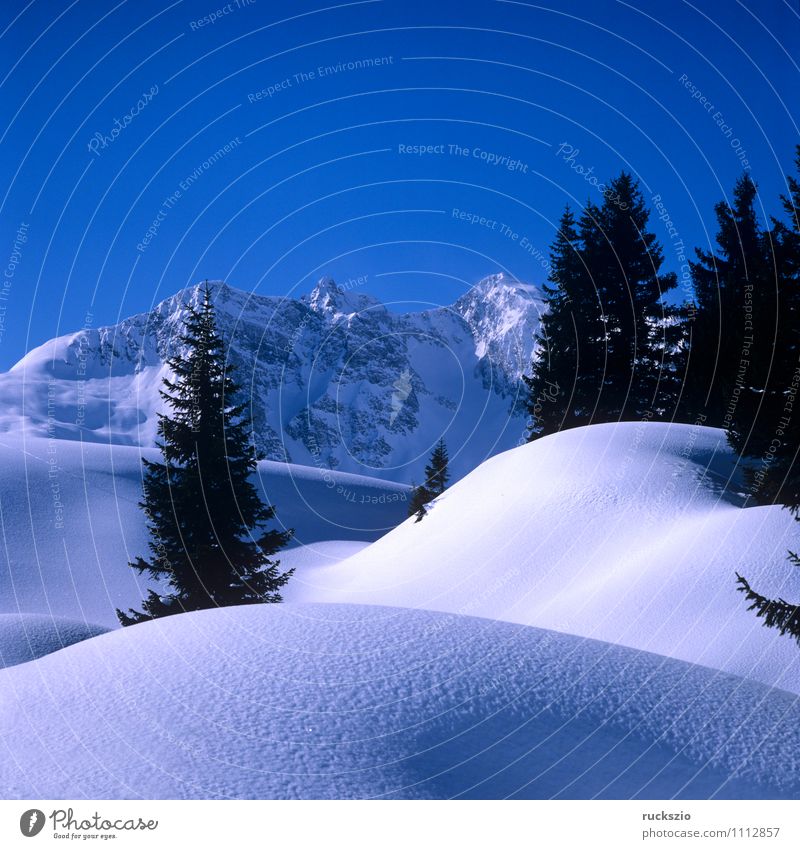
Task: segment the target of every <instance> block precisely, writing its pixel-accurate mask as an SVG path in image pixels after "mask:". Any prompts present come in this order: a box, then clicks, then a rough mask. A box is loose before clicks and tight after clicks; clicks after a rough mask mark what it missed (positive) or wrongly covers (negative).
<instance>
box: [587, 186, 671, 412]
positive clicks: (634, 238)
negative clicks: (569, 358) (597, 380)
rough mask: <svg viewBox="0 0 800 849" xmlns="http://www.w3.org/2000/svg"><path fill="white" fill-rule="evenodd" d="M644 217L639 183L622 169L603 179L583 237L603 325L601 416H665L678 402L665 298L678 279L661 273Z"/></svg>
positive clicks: (660, 258)
mask: <svg viewBox="0 0 800 849" xmlns="http://www.w3.org/2000/svg"><path fill="white" fill-rule="evenodd" d="M649 218H650V212H649V210H648V209H647V206H646V204H645V201H644V198H643V196H642V193H641V191H640V189H639V185H638V183H637V182H636V181H635V180H634V179H633V177H632V176H631V175H630V174H627V173H625V172H623V173H622V174H621V175H620V176H619V177H617V178H616V179H614V180H611V181H609V183H608V186H607V188H606V190H605V193H604V200H603V204H602V206H601V207H600V209H599V211H598V212H597V213H596V221H594V222H592V223H593V228H592V229H593V231H594V232H593V235H592V238H591V240H590V239H588V238H587V237H585V236H584V252H585V257H586V265H587V267H588V269H589V271H590V273H591V275H592V279H593V281H594V284H595V287H596V289H597V293H598V297H599V300H600V305H601V308H602V314H603V322H604V324H605V334H604V337H603V341H604V343H605V354H606V355H605V371H604V375H603V385H602V392H601V395H600V398H599V401H598V408H599V413H600V415H601V416H602V419H603V420H604V421H617V420H623V421H626V420H628V421H629V420H634V419H641V418H645V417H646V418H659V417H666V418H671V417H672V415H673V414H674V410H675V406H676V403H677V396H676V395H675V392H676V390H677V391H679V382H680V381H679V376H677V374H676V373H679V369H678V367H677V365H676V357H677V353H678V350H677V341H678V340H677V339H675V338H673V337H674V336H675V335H676V333H675V331H676V329H679V328H680V323H679V321H677V316H675V315H674V314H673V313H672V311H671V310H670V309H669V308H668V307H667V306H666V305H665V301H664V297H665V295H667V293H668V292H670V291H671V290H672V289H674V288H676V286H677V279H676V277H675V275H674V274H673V273H663V274H662V273H661V266H662V265H663V262H664V252H663V249H662V247H661V244H660V242H659V241H658V239H657V238H656V235H655V233H653V232H652V231H650V230H649V229H648V221H649Z"/></svg>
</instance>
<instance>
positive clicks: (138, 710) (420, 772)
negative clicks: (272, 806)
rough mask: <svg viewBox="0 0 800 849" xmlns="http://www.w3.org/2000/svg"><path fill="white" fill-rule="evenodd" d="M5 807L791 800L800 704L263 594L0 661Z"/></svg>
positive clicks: (704, 676)
mask: <svg viewBox="0 0 800 849" xmlns="http://www.w3.org/2000/svg"><path fill="white" fill-rule="evenodd" d="M0 693H1V694H2V701H0V739H2V741H3V745H4V747H5V752H4V756H3V757H0V794H2V796H3V798H34V799H41V798H51V799H57V798H123V799H127V798H137V797H145V798H163V797H166V798H184V797H201V798H217V797H247V798H273V797H277V798H286V797H315V798H319V797H321V798H328V797H335V798H350V797H374V796H390V797H417V798H430V797H438V798H441V797H453V796H461V797H479V798H486V797H488V798H495V797H506V796H512V797H518V798H522V797H533V798H550V797H559V798H566V797H580V798H586V797H589V798H591V797H603V798H608V797H611V798H630V797H637V798H656V799H660V798H672V797H679V798H704V797H711V796H715V797H723V798H724V797H734V798H758V797H767V798H797V797H798V796H800V745H798V744H799V743H800V740H799V739H798V738H799V737H800V705H799V704H798V699H797V698H796V697H795V696H792V695H790V694H789V693H786V692H783V691H780V690H775V689H769V688H767V687H765V686H764V685H762V684H758V683H755V682H752V681H744V680H742V679H740V678H737V677H735V676H731V675H726V674H723V673H718V672H715V671H712V670H709V669H705V668H703V667H699V666H693V665H689V664H686V663H682V662H680V661H675V660H669V659H666V658H663V657H659V656H657V655H652V654H648V653H643V652H638V651H635V650H632V649H627V648H622V647H619V646H612V645H608V644H605V643H601V642H597V641H593V640H587V639H581V638H579V637H573V636H568V635H564V634H558V633H553V632H548V631H543V630H539V629H534V628H527V627H521V626H517V625H513V624H509V623H503V622H492V621H488V620H483V619H478V618H473V617H467V616H454V615H448V614H439V613H433V612H427V611H412V610H403V609H399V608H381V607H361V606H357V605H288V604H287V605H265V606H254V607H238V608H227V609H222V610H214V611H204V612H201V613H193V614H186V615H183V616H176V617H172V618H168V619H165V620H161V621H157V622H149V623H145V624H143V625H137V626H135V627H132V628H127V629H123V630H119V631H115V632H113V633H110V634H105V635H103V636H100V637H97V638H95V639H92V640H88V641H86V642H83V643H80V644H78V645H75V646H72V647H70V648H67V649H64V650H63V651H60V652H57V653H56V654H53V655H50V656H48V657H45V658H42V659H40V660H38V661H36V662H35V663H29V664H23V665H21V666H16V667H12V668H10V669H6V670H3V671H1V672H0Z"/></svg>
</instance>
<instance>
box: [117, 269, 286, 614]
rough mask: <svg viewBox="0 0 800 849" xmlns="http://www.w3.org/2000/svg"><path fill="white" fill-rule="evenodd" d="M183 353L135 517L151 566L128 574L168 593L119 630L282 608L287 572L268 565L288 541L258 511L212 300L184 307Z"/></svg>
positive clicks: (251, 461) (244, 423) (240, 411)
mask: <svg viewBox="0 0 800 849" xmlns="http://www.w3.org/2000/svg"><path fill="white" fill-rule="evenodd" d="M186 309H187V312H188V318H187V320H186V325H185V331H184V333H183V335H182V336H181V338H180V341H181V342H182V343H183V350H182V351H181V353H180V354H176V355H174V356H172V357H171V358H170V359H168V361H167V363H168V365H169V367H170V369H171V370H172V373H173V375H174V378H173V379H172V380H170V379H167V378H165V379H164V384H163V385H164V388H163V389H162V390H161V396H162V398H163V399H164V401H165V402H166V404H167V406H168V407H169V408H171V412H170V413H169V414H161V415H160V416H159V424H158V433H159V437H160V441H159V442H158V448H159V450H160V451H161V455H162V460H161V461H160V462H155V461H151V460H144V461H143V463H144V495H143V499H142V502H141V507H142V509H143V510H144V512H145V515H146V517H147V525H148V529H149V531H150V543H149V549H150V556H149V558H148V559H145V558H143V557H138V558H137V559H136V560H134V561H133V562H132V563H131V564H130V565H131V566H132V567H133V568H134V569H136V570H137V571H138V572H139V573H144V572H146V573H148V574H149V575H151V576H152V577H154V578H157V579H161V580H162V581H164V582H165V583H166V585H167V586H168V588H169V589H168V591H167V592H166V593H161V594H160V593H156V592H154V591H152V590H151V591H150V593H149V595H148V598H147V599H146V600H145V601H144V602H143V604H142V608H143V610H142V612H137V611H134V610H131V611H129V613H128V614H125V613H122V612H121V611H119V610H118V611H117V616H118V618H119V620H120V622H121V623H122V624H123V625H132V624H135V623H137V622H141V621H144V620H147V619H153V618H156V617H160V616H168V615H171V614H174V613H180V612H183V611H188V610H199V609H202V608H207V607H217V606H225V605H232V604H254V603H260V602H279V601H281V594H280V589H281V588H282V587H283V586H284V585H285V584H286V582H287V581H288V580H289V578H290V576H291V574H292V572H291V571H289V572H284V573H281V572H280V571H279V570H278V565H279V564H278V562H277V561H275V560H271V559H270V556H271V555H272V554H274V553H275V552H276V551H278V550H279V549H280V548H282V547H283V546H284V545H285V544H286V542H287V541H288V539H289V537H290V535H291V534H290V532H283V531H278V530H266V529H265V527H264V526H265V524H266V523H267V522H269V521H270V520H271V519H272V518H273V517H274V509H273V508H272V507H267V506H265V505H264V504H263V503H262V501H261V500H260V498H259V495H258V491H257V490H256V487H255V485H254V484H253V482H252V481H251V479H250V477H251V475H252V474H253V472H254V471H255V469H256V460H257V458H256V455H255V451H254V446H253V444H252V436H251V429H250V422H249V419H248V418H247V416H246V407H245V405H244V404H241V403H236V402H235V400H234V399H235V396H236V394H237V392H238V390H239V387H238V385H237V384H236V383H235V382H234V380H233V378H232V377H231V366H230V365H229V364H226V362H225V352H224V348H223V343H222V339H221V338H220V336H219V334H218V333H217V330H216V323H215V317H214V308H213V304H212V301H211V291H210V289H209V287H208V285H206V287H205V289H204V290H203V292H202V300H201V303H200V305H199V306H197V307H195V306H193V305H192V304H186Z"/></svg>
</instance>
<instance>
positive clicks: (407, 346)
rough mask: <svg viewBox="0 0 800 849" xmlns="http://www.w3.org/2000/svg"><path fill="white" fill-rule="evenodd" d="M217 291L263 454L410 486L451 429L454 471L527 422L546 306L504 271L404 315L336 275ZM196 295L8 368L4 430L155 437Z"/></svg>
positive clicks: (116, 438)
mask: <svg viewBox="0 0 800 849" xmlns="http://www.w3.org/2000/svg"><path fill="white" fill-rule="evenodd" d="M212 287H213V294H214V301H215V305H216V307H217V314H218V321H219V327H220V331H221V332H222V334H223V336H224V337H225V338H226V340H228V342H229V343H230V348H229V351H230V359H231V362H233V363H234V364H235V365H236V366H237V368H238V372H237V379H238V380H239V382H240V383H242V384H243V387H244V391H245V392H246V393H247V394H248V396H249V399H250V403H251V411H252V416H253V422H254V426H255V435H256V440H257V442H258V445H259V447H260V448H261V449H262V450H263V451H264V452H265V455H266V456H267V457H268V458H269V459H273V460H289V461H291V462H295V463H299V464H303V465H309V466H318V467H322V468H329V467H330V468H336V469H339V470H342V471H349V472H356V473H362V474H367V475H377V476H380V477H385V478H388V479H394V480H400V481H404V482H409V481H411V480H412V479H413V478H414V477H415V476H416V478H417V480H419V476H420V471H421V468H422V466H423V465H424V461H425V459H426V458H427V455H428V454H429V452H430V449H431V447H432V445H433V444H434V443H435V442H436V441H437V440H438V439H439V437H441V436H442V435H445V436H446V438H447V439H448V442H450V444H451V445H452V446H453V447H454V448H456V447H457V450H454V451H453V471H454V472H455V473H456V474H457V475H461V474H465V473H466V472H467V471H469V470H470V469H472V468H474V467H475V466H477V465H478V464H479V463H480V462H481V461H482V460H483V459H484V458H485V457H487V456H489V455H491V454H493V453H496V452H497V451H502V450H505V449H506V448H509V447H511V446H512V445H514V444H516V443H517V441H518V440H519V438H520V437H521V435H522V433H523V431H524V429H525V422H524V418H523V417H522V414H521V412H520V410H519V403H518V401H519V398H518V396H519V391H520V380H519V379H520V375H521V374H522V371H523V370H524V369H525V368H527V366H528V364H529V362H530V356H531V350H532V346H533V334H534V331H535V330H536V328H537V327H538V322H539V314H540V311H541V309H542V301H541V296H540V295H539V293H538V291H537V290H536V289H535V288H534V287H532V286H523V285H521V284H518V283H516V282H515V281H513V280H511V279H509V278H508V277H506V276H504V275H495V276H493V277H489V278H486V279H485V280H483V281H481V282H480V283H478V284H477V285H476V286H475V287H474V288H473V289H472V290H470V291H469V292H468V293H467V294H465V295H464V296H463V297H462V298H460V299H459V300H458V301H456V302H455V303H454V304H453V305H452V306H449V307H441V308H437V309H431V310H427V311H424V312H419V313H405V314H399V313H393V312H390V311H389V310H388V309H386V307H384V306H383V305H382V304H381V303H379V302H378V301H376V300H375V299H374V298H373V297H371V296H370V295H368V294H367V293H366V292H365V291H363V290H361V289H351V290H346V289H344V288H341V287H338V286H337V285H336V284H335V283H334V282H333V281H332V280H330V279H327V278H324V279H322V280H321V281H320V282H319V283H318V284H317V286H316V288H315V289H314V290H313V292H312V293H311V294H310V295H308V296H304V297H302V298H300V299H299V300H293V299H288V298H278V297H264V296H260V295H255V294H251V293H246V292H242V291H239V290H236V289H232V288H231V287H229V286H226V285H224V284H222V283H214V284H212ZM199 291H200V287H199V286H196V287H193V288H190V289H185V290H184V291H182V292H179V293H178V294H177V295H174V296H173V297H171V298H168V299H167V300H165V301H163V302H162V303H160V304H159V305H158V306H157V307H155V308H154V309H153V310H152V311H151V312H149V313H145V314H142V315H137V316H134V317H133V318H130V319H126V320H124V321H122V322H120V323H119V324H117V325H115V326H112V327H100V328H90V329H86V330H82V331H80V332H77V333H73V334H69V335H66V336H61V337H59V338H57V339H54V340H52V341H51V342H48V343H46V344H44V345H42V346H40V347H39V348H36V349H34V350H33V351H31V352H30V353H29V354H28V355H27V356H26V357H24V358H23V359H22V360H21V361H20V362H19V363H17V365H15V366H14V368H12V369H11V371H10V372H8V373H6V374H3V375H0V430H6V431H19V430H20V429H21V428H23V427H24V428H26V430H27V432H28V433H31V434H36V435H38V436H47V437H53V438H57V439H78V438H80V439H83V440H84V441H99V442H109V441H111V442H116V443H121V444H129V445H131V444H132V445H143V446H149V445H152V444H153V441H154V438H155V428H156V423H157V422H156V416H155V413H156V411H157V410H159V409H161V403H162V402H161V400H160V398H159V395H158V390H159V388H160V386H161V379H162V378H163V377H164V375H165V366H164V359H165V357H166V356H167V355H168V354H170V353H172V354H175V353H176V352H180V345H181V344H182V343H180V341H179V340H178V337H179V335H180V333H181V331H182V328H183V324H184V321H185V318H186V303H187V302H191V303H196V302H197V300H198V297H199Z"/></svg>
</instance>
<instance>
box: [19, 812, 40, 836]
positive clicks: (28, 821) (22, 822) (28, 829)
mask: <svg viewBox="0 0 800 849" xmlns="http://www.w3.org/2000/svg"><path fill="white" fill-rule="evenodd" d="M44 822H45V816H44V811H40V810H39V809H38V808H31V809H30V810H29V811H25V813H24V814H23V815H22V816H21V817H20V818H19V830H20V831H21V832H22V833H23V834H24V835H25V837H36V835H37V834H38V833H39V832H40V831H41V830H42V829H43V828H44Z"/></svg>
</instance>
